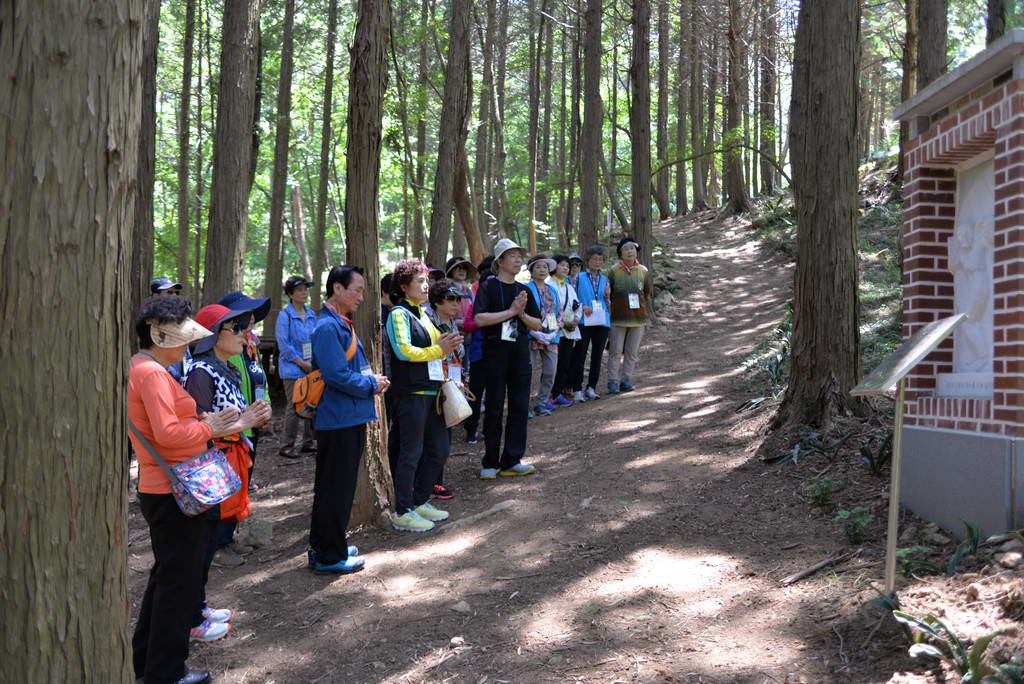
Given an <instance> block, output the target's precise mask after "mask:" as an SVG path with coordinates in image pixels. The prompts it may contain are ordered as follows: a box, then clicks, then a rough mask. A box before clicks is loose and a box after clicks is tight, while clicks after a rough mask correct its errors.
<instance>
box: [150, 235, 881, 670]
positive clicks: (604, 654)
mask: <svg viewBox="0 0 1024 684" xmlns="http://www.w3.org/2000/svg"><path fill="white" fill-rule="evenodd" d="M657 230H658V234H659V238H660V239H661V240H662V241H663V242H664V243H666V244H667V245H669V247H668V250H669V253H670V255H671V256H672V258H673V259H674V260H675V261H676V262H677V263H678V264H679V272H678V273H679V275H678V278H679V280H678V282H679V283H680V284H681V285H682V286H683V291H684V294H683V295H682V296H681V300H682V303H680V304H679V305H678V306H677V307H675V308H674V309H673V310H670V311H666V312H663V315H662V323H663V324H662V325H659V326H656V327H654V328H653V329H651V330H650V331H649V333H648V337H647V339H646V340H645V344H644V350H643V356H642V359H641V365H640V369H639V372H638V373H637V377H636V381H637V384H638V387H639V389H638V391H636V392H634V393H632V394H628V395H623V396H620V397H615V398H611V397H606V398H603V399H601V400H600V401H597V402H589V403H587V404H585V405H582V406H578V407H572V408H568V409H561V410H559V411H558V412H556V414H555V415H554V416H552V417H549V418H538V419H535V420H533V421H531V422H530V450H529V459H528V460H529V462H531V463H534V464H536V465H537V466H538V467H539V468H540V471H541V472H540V474H538V475H537V476H535V477H529V478H515V479H511V480H498V481H496V482H493V483H483V482H481V481H479V480H477V479H476V473H477V469H478V468H479V456H480V451H481V449H482V445H480V446H474V447H470V446H467V445H466V444H465V443H464V441H463V432H462V431H461V430H457V431H456V437H457V438H456V440H455V443H454V444H453V454H452V457H451V458H450V460H449V466H448V468H447V472H448V478H447V479H448V484H449V486H450V487H452V489H454V490H455V491H456V492H457V497H456V498H455V499H454V500H453V501H451V502H448V504H449V505H447V506H445V507H446V508H448V509H449V510H450V511H451V512H452V518H453V521H458V520H459V519H461V518H465V517H467V516H469V515H472V514H475V513H479V512H481V511H484V510H486V509H488V508H490V507H491V506H494V505H496V504H500V503H501V502H506V501H513V502H514V503H513V504H511V507H510V508H509V509H507V510H505V511H503V512H501V513H498V514H496V515H493V516H489V517H486V518H484V519H482V520H479V521H477V522H475V523H473V524H468V525H462V526H456V527H454V528H453V529H452V530H451V531H447V532H446V531H444V530H443V529H442V530H441V531H440V532H434V533H430V534H427V535H418V536H412V535H402V534H399V533H397V532H385V531H379V530H369V531H361V532H357V533H356V534H355V535H354V539H353V543H356V544H358V545H359V547H360V549H361V550H362V552H363V553H364V554H365V556H366V570H365V571H363V572H361V573H359V574H357V575H354V576H349V577H342V578H325V577H319V576H315V575H313V574H311V573H310V572H309V571H308V570H306V568H305V554H304V548H305V539H306V529H307V522H308V511H309V500H310V495H311V484H312V463H311V460H306V461H303V462H302V463H300V464H298V465H291V466H286V465H284V464H282V463H281V461H282V459H279V458H278V457H277V456H276V455H274V454H273V449H274V448H273V446H272V445H268V447H267V450H266V452H265V455H262V456H261V461H260V463H259V464H258V466H257V472H258V473H259V477H258V479H260V480H264V481H269V482H270V483H271V485H270V486H269V487H266V488H264V489H263V490H262V491H261V492H259V493H258V494H257V495H256V497H255V505H254V510H255V511H257V514H258V515H259V516H261V517H265V518H268V519H272V520H275V540H274V548H271V549H267V550H263V551H259V552H257V553H256V554H254V555H253V556H251V557H250V560H249V562H248V563H247V564H246V565H245V566H243V567H241V568H238V569H233V570H214V572H213V573H212V575H211V578H210V582H209V592H210V595H211V603H213V604H216V605H218V606H220V605H223V606H230V607H233V608H236V609H240V611H241V613H240V615H239V616H238V617H237V618H236V620H235V631H234V632H233V633H232V635H231V637H230V638H228V639H227V640H224V641H222V642H219V643H215V644H211V645H200V646H197V647H194V649H193V656H192V658H191V660H190V663H191V665H192V666H194V667H207V668H210V669H212V670H214V671H215V672H216V673H217V679H216V681H218V682H225V683H226V682H232V683H235V682H279V683H280V682H343V683H350V682H398V681H402V682H406V681H408V682H424V681H430V682H442V681H444V682H473V683H481V684H482V683H484V682H570V681H581V682H616V681H620V682H700V681H703V682H757V683H761V682H773V681H774V682H796V681H803V682H831V681H869V680H874V679H875V677H878V678H879V679H880V680H881V681H884V680H886V679H888V675H887V674H885V673H884V668H882V670H881V671H879V672H874V673H870V675H869V674H868V673H865V672H864V671H863V670H862V671H859V673H857V674H852V673H851V671H850V670H849V669H848V667H846V663H845V662H844V658H845V657H846V656H845V653H846V650H845V649H848V648H849V645H845V644H844V643H843V640H842V637H841V636H840V638H839V639H836V638H835V636H833V634H832V630H831V629H830V627H831V624H830V623H829V622H828V621H829V620H830V619H832V618H835V617H836V616H837V609H836V607H835V605H834V604H833V603H832V599H833V598H834V596H835V595H836V590H835V588H832V587H830V586H829V583H828V582H827V581H819V582H816V583H815V582H808V583H802V584H798V585H794V586H792V587H789V588H782V587H780V585H779V582H778V579H779V578H780V577H782V576H785V575H787V574H789V573H790V572H793V571H795V570H799V569H801V568H803V567H805V566H807V565H810V564H812V563H813V562H815V561H817V560H821V559H822V558H825V557H827V556H829V555H831V554H832V553H834V552H835V551H836V547H837V545H841V544H842V540H841V535H839V534H837V530H836V527H835V526H834V525H833V524H830V523H829V521H827V519H826V518H825V517H823V516H822V515H820V514H816V513H815V512H813V511H812V510H810V508H809V507H808V506H806V505H802V504H800V502H799V501H797V500H796V499H795V497H794V496H793V494H794V492H795V491H796V490H797V489H798V488H799V482H796V481H794V480H792V479H790V478H787V477H785V476H783V475H780V474H779V472H778V471H777V470H776V471H766V470H765V469H764V468H763V467H762V466H760V465H757V464H753V463H750V459H751V456H752V449H753V447H754V446H756V434H755V428H757V427H758V425H759V423H758V421H757V420H754V421H751V419H750V418H744V416H746V415H747V414H739V415H737V414H736V413H735V412H734V409H735V407H736V406H737V405H738V404H739V403H740V402H741V401H743V400H744V399H746V398H748V397H746V396H745V395H744V394H743V392H742V389H741V387H740V386H739V385H740V383H739V379H738V375H739V367H740V362H741V360H742V359H743V357H744V356H745V355H746V354H747V353H749V351H750V350H751V349H752V348H753V346H754V344H756V342H757V341H759V340H760V339H762V338H763V337H764V336H765V335H767V334H768V333H769V332H770V330H771V329H772V327H773V326H774V325H776V324H777V323H778V321H779V320H780V318H781V316H782V311H783V307H784V305H785V302H786V300H787V298H788V295H787V293H788V285H789V278H790V275H789V270H788V269H787V268H786V267H785V266H784V265H782V264H779V263H775V262H771V261H770V260H769V261H766V258H765V256H764V255H763V254H762V253H760V252H759V251H758V249H757V245H756V243H754V242H753V240H752V239H751V234H750V233H749V231H747V230H744V229H743V228H742V227H739V226H732V227H730V226H729V225H725V226H723V225H722V224H721V223H718V222H712V218H711V217H710V216H706V217H705V218H704V222H700V221H694V220H689V221H685V222H669V223H665V224H661V225H660V226H658V229H657ZM602 382H603V379H602ZM135 517H136V518H137V515H136V516H135ZM449 525H451V523H449ZM136 546H139V545H136ZM136 546H133V547H132V549H131V550H132V558H131V566H132V568H133V570H135V571H136V572H133V573H131V575H132V580H133V592H132V596H133V598H134V599H135V600H136V601H137V600H138V596H139V592H140V590H141V586H142V582H143V581H144V574H143V573H144V571H145V570H146V569H147V568H148V564H149V555H148V548H147V547H146V546H145V545H144V544H143V545H141V546H139V547H138V548H136ZM784 549H788V550H784ZM865 598H867V597H865ZM459 602H465V604H467V605H468V611H467V612H457V611H456V610H453V606H455V605H456V604H458V603H459ZM836 634H841V633H840V632H839V631H837V632H836ZM861 667H869V668H870V663H869V664H867V665H861ZM890 672H891V670H890Z"/></svg>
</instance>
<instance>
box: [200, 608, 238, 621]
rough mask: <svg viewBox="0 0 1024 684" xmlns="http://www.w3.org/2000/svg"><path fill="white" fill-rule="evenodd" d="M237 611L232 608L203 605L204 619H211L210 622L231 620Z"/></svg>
mask: <svg viewBox="0 0 1024 684" xmlns="http://www.w3.org/2000/svg"><path fill="white" fill-rule="evenodd" d="M234 615H235V611H233V610H231V609H230V608H210V607H209V606H203V619H204V620H209V621H210V622H231V618H232V617H234Z"/></svg>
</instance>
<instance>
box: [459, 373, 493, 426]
mask: <svg viewBox="0 0 1024 684" xmlns="http://www.w3.org/2000/svg"><path fill="white" fill-rule="evenodd" d="M473 368H474V369H475V370H471V371H470V372H469V391H470V392H472V393H473V396H474V397H476V399H474V400H473V401H471V402H469V407H470V408H471V409H473V415H471V416H470V417H469V418H467V419H466V422H465V423H463V425H464V426H465V428H466V434H469V433H471V432H476V431H477V428H479V427H480V402H481V401H482V400H483V398H484V391H485V388H486V387H487V371H486V366H485V365H484V361H483V359H480V360H479V361H474V362H473Z"/></svg>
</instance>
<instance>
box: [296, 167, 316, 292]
mask: <svg viewBox="0 0 1024 684" xmlns="http://www.w3.org/2000/svg"><path fill="white" fill-rule="evenodd" d="M291 234H292V244H293V245H295V251H296V252H298V253H299V268H301V269H302V272H303V273H304V274H305V273H312V272H313V264H312V263H311V261H310V258H309V247H308V245H309V242H308V241H307V240H306V221H305V218H304V217H303V212H302V189H301V188H300V187H299V184H298V183H296V184H294V185H292V225H291Z"/></svg>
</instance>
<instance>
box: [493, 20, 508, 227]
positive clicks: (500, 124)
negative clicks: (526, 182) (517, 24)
mask: <svg viewBox="0 0 1024 684" xmlns="http://www.w3.org/2000/svg"><path fill="white" fill-rule="evenodd" d="M498 2H499V8H500V10H499V12H498V35H499V36H506V35H508V11H509V10H508V3H509V0H498ZM497 48H498V50H497V52H498V54H497V55H495V62H497V81H496V82H495V84H494V104H493V106H492V107H491V109H492V110H493V112H494V115H493V124H494V155H493V158H494V162H493V169H494V170H493V173H494V197H495V200H494V215H495V217H496V218H497V224H498V236H499V237H500V236H502V235H504V236H506V237H512V231H511V230H510V228H509V223H508V202H507V201H506V199H507V198H506V195H505V157H506V152H505V124H504V121H505V73H506V63H507V56H508V42H507V41H505V40H499V41H497Z"/></svg>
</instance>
